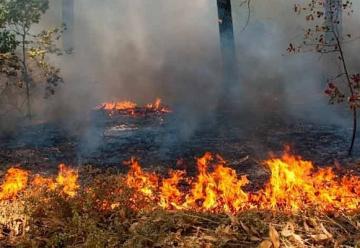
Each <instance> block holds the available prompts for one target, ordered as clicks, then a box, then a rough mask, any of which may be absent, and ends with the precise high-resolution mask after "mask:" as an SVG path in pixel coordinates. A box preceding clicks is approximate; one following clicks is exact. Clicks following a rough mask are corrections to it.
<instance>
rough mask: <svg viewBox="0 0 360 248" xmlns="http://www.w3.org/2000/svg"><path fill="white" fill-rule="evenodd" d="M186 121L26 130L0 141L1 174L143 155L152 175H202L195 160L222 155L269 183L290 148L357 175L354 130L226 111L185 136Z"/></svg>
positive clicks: (129, 120) (102, 121)
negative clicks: (272, 168) (275, 160)
mask: <svg viewBox="0 0 360 248" xmlns="http://www.w3.org/2000/svg"><path fill="white" fill-rule="evenodd" d="M186 131H187V130H186V123H183V121H182V120H181V118H179V117H177V116H176V115H174V114H167V115H159V114H156V115H147V116H139V117H128V116H123V115H120V116H116V115H115V116H113V117H112V118H109V117H108V116H107V115H106V114H105V113H103V112H94V113H92V117H91V118H90V120H89V121H88V123H86V125H84V124H82V125H78V126H76V125H75V126H74V127H73V128H71V129H69V128H68V127H67V128H65V127H64V125H62V124H60V123H42V124H37V125H35V124H32V125H28V126H24V127H22V128H20V129H18V130H17V131H16V132H13V133H12V134H7V135H2V136H1V137H0V164H1V170H2V171H4V169H5V168H7V167H8V166H12V165H17V164H19V165H21V166H22V167H24V168H27V169H30V170H32V171H48V172H52V171H55V170H56V168H57V165H58V164H59V163H66V164H69V165H72V166H83V165H92V166H95V167H99V168H106V167H116V168H117V169H118V170H120V171H124V172H125V171H127V170H128V167H127V166H126V165H124V163H123V161H126V160H129V159H130V158H131V157H133V156H134V157H137V158H138V159H139V160H140V161H141V164H142V165H143V166H144V167H145V168H147V169H151V170H155V171H158V172H160V173H166V171H167V170H168V169H169V168H174V169H184V170H187V171H188V173H189V174H193V173H195V172H196V165H195V158H196V157H199V156H201V155H203V154H204V153H205V152H208V151H210V152H213V153H217V154H220V155H221V156H222V157H223V158H224V159H225V160H227V161H228V165H229V166H231V167H233V168H235V169H236V170H237V171H238V172H239V173H241V174H247V175H248V176H249V177H250V179H251V180H252V181H253V182H257V181H258V182H259V183H261V182H263V181H264V178H266V177H267V171H266V169H265V168H264V166H263V164H262V161H263V160H264V159H266V158H268V157H269V154H270V153H272V154H275V155H279V154H281V153H282V152H283V150H284V146H285V145H287V144H288V145H291V147H292V150H293V152H294V153H296V154H298V155H301V156H302V157H303V158H304V159H308V160H312V161H314V162H315V164H317V165H320V166H327V165H335V164H340V165H341V166H342V167H343V168H345V169H347V170H353V171H354V172H355V173H359V171H360V170H359V166H358V163H357V161H358V160H359V158H360V146H359V144H357V145H356V146H355V152H354V155H353V156H352V157H348V156H347V149H348V146H349V137H350V135H351V130H350V128H349V129H345V128H344V127H339V126H335V125H327V124H319V123H312V122H309V121H304V120H300V119H294V118H290V117H288V116H283V115H276V114H274V115H268V116H263V117H260V118H259V117H256V118H255V117H251V116H249V114H243V115H242V116H241V118H239V116H232V115H231V114H228V113H222V114H218V115H216V116H215V115H212V116H211V117H207V118H203V121H201V122H198V123H197V125H196V128H193V129H192V130H190V132H186Z"/></svg>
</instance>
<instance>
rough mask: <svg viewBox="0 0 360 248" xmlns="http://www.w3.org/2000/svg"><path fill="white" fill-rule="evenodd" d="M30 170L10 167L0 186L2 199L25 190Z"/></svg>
mask: <svg viewBox="0 0 360 248" xmlns="http://www.w3.org/2000/svg"><path fill="white" fill-rule="evenodd" d="M28 176H29V174H28V172H27V171H25V170H21V169H18V168H10V169H9V170H8V171H7V173H6V175H5V179H4V182H3V184H2V185H1V187H0V200H8V199H11V198H13V197H15V196H16V195H17V194H18V193H20V192H21V191H23V190H24V189H25V188H26V186H27V183H28Z"/></svg>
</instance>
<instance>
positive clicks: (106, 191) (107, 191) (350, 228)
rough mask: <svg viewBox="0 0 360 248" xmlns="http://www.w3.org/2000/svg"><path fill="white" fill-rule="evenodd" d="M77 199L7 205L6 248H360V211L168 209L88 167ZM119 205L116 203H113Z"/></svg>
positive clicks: (44, 197) (20, 200)
mask: <svg viewBox="0 0 360 248" xmlns="http://www.w3.org/2000/svg"><path fill="white" fill-rule="evenodd" d="M80 174H81V178H82V180H81V184H82V186H83V187H81V189H79V191H78V193H77V194H76V196H74V197H70V196H68V195H65V194H62V191H61V189H58V190H56V191H48V190H46V189H45V188H43V189H41V188H40V189H39V188H36V189H34V188H28V189H27V190H26V191H24V192H23V193H22V194H21V195H19V196H18V197H16V198H14V199H12V200H7V201H2V202H1V205H0V210H1V212H0V223H1V225H0V229H1V235H0V239H1V241H0V246H1V247H262V248H265V247H269V248H270V247H274V248H277V247H358V246H359V245H360V232H359V229H360V214H359V212H358V211H355V212H351V213H350V212H348V213H345V212H333V213H331V212H328V213H324V212H315V211H311V210H306V211H303V212H297V213H285V212H275V211H262V210H248V211H243V212H240V213H239V214H237V215H230V214H212V213H197V212H192V211H165V210H163V209H160V208H159V207H158V206H157V205H156V203H154V201H152V200H150V199H148V198H146V197H142V196H140V195H137V197H136V198H134V197H131V196H132V195H133V194H134V192H133V191H132V189H130V188H128V187H127V186H126V185H125V184H126V183H125V177H124V176H122V175H121V174H116V173H114V171H106V172H104V171H99V170H95V169H92V168H90V167H89V168H85V169H83V170H82V171H81V172H80ZM114 202H116V204H112V203H114Z"/></svg>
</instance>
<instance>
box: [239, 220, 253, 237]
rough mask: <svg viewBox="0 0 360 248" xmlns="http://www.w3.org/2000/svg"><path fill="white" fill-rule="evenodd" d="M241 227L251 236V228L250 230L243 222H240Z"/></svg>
mask: <svg viewBox="0 0 360 248" xmlns="http://www.w3.org/2000/svg"><path fill="white" fill-rule="evenodd" d="M240 226H241V227H242V229H244V231H245V232H246V233H247V234H251V232H250V228H248V227H247V226H246V225H245V224H244V223H243V222H242V221H240Z"/></svg>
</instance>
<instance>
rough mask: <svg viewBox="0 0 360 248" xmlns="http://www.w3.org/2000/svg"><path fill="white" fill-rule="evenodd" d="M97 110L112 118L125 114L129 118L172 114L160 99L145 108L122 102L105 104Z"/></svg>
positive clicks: (129, 102)
mask: <svg viewBox="0 0 360 248" xmlns="http://www.w3.org/2000/svg"><path fill="white" fill-rule="evenodd" d="M95 109H96V110H104V111H106V112H108V113H109V115H110V116H113V115H114V114H116V113H118V114H125V115H129V116H139V115H140V116H141V115H146V114H149V113H158V114H164V113H170V112H171V110H170V109H169V108H168V107H166V106H164V105H163V104H162V101H161V99H160V98H157V99H156V100H155V102H154V103H149V104H147V105H145V106H144V107H140V106H138V105H137V104H136V103H134V102H131V101H122V102H105V103H102V104H100V105H99V106H97V107H96V108H95Z"/></svg>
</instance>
